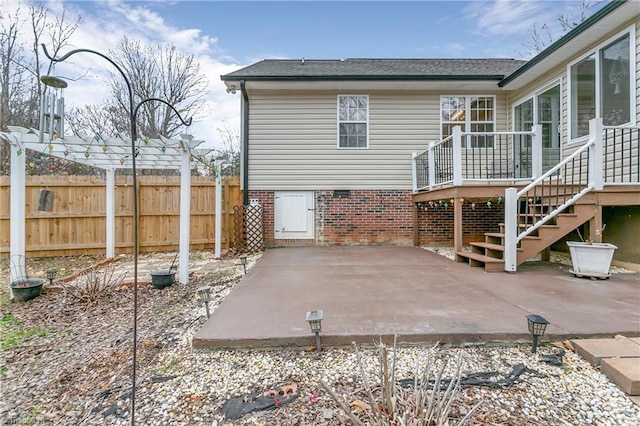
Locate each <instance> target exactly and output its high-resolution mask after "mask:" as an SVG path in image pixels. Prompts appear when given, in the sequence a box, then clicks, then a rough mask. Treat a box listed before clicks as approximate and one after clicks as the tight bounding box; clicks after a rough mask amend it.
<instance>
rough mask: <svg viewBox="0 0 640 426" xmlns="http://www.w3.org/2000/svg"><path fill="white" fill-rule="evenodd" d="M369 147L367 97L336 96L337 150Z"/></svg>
mask: <svg viewBox="0 0 640 426" xmlns="http://www.w3.org/2000/svg"><path fill="white" fill-rule="evenodd" d="M368 147H369V97H368V96H366V95H339V96H338V148H368Z"/></svg>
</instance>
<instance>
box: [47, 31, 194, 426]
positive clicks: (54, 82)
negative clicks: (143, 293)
mask: <svg viewBox="0 0 640 426" xmlns="http://www.w3.org/2000/svg"><path fill="white" fill-rule="evenodd" d="M41 46H42V50H43V51H44V54H45V56H46V57H47V58H48V59H49V60H51V62H64V61H66V60H67V59H69V58H70V57H71V56H73V55H75V54H76V53H91V54H92V55H97V56H100V57H101V58H103V59H105V60H106V61H107V62H109V63H110V64H111V65H113V66H114V67H115V68H116V69H117V70H118V72H119V73H120V75H121V76H122V79H123V80H124V82H125V84H126V86H127V90H128V93H129V111H128V112H129V123H130V125H131V155H132V157H131V172H132V175H133V348H132V352H133V360H132V372H131V425H132V426H134V425H135V415H136V365H137V352H138V350H137V345H138V251H139V249H140V243H139V235H138V234H139V232H138V227H139V215H138V184H137V178H136V176H137V175H136V156H137V148H136V139H137V138H138V130H137V126H136V116H137V114H138V109H140V107H141V106H142V104H144V103H146V102H152V101H153V102H160V103H163V104H165V105H166V106H167V107H169V108H170V109H171V110H172V111H173V112H174V113H175V114H176V115H177V116H178V118H179V119H180V121H181V122H182V124H183V125H185V126H190V125H191V118H190V119H189V120H188V121H185V120H184V119H183V118H182V117H181V116H180V113H178V111H177V110H176V109H175V108H174V107H173V105H171V104H170V103H168V102H167V101H165V100H162V99H158V98H147V99H143V100H141V101H140V102H138V104H137V105H135V107H134V104H133V87H132V86H131V82H130V81H129V78H128V77H127V74H125V72H124V71H123V70H122V68H120V66H119V65H118V64H117V63H116V62H115V61H114V60H113V59H111V58H109V57H108V56H106V55H105V54H103V53H100V52H97V51H95V50H90V49H75V50H72V51H71V52H68V53H67V54H65V55H63V56H61V57H59V58H54V57H52V56H51V55H49V52H48V51H47V47H46V46H45V45H44V44H42V45H41ZM40 80H41V81H42V82H43V83H44V84H45V85H47V86H50V87H54V88H58V89H62V88H64V87H66V86H67V82H66V81H64V80H62V79H61V78H59V77H53V76H44V77H41V78H40ZM54 104H55V102H54ZM59 105H60V108H59V109H58V110H57V111H58V112H59V113H60V114H59V120H60V121H59V122H58V127H57V128H55V129H54V124H53V121H54V119H57V118H56V115H55V113H53V112H55V110H52V109H51V104H48V106H49V110H48V111H49V116H48V117H49V119H50V125H49V129H50V133H49V135H50V138H54V137H53V134H54V130H56V131H57V132H58V135H59V136H60V137H63V136H64V128H63V124H62V123H63V121H64V120H63V118H64V113H63V110H64V101H61V102H60V103H59ZM52 111H53V112H52ZM41 114H43V113H41ZM45 114H46V113H45ZM41 120H43V118H42V115H41ZM40 124H41V127H40V130H41V131H40V134H41V135H42V129H44V128H45V126H44V123H43V122H41V123H40ZM86 154H89V153H88V152H87V153H86Z"/></svg>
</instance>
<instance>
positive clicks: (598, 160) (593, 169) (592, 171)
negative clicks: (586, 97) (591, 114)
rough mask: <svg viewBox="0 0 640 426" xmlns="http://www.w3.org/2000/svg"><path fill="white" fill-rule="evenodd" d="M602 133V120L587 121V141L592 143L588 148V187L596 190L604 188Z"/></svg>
mask: <svg viewBox="0 0 640 426" xmlns="http://www.w3.org/2000/svg"><path fill="white" fill-rule="evenodd" d="M602 132H603V126H602V118H593V119H591V120H589V140H592V141H593V142H594V143H593V145H591V146H590V147H589V186H591V187H592V188H593V189H596V190H601V189H602V188H603V187H604V178H603V164H602V163H603V160H602V159H603V155H602V154H603V149H602V145H603V139H602Z"/></svg>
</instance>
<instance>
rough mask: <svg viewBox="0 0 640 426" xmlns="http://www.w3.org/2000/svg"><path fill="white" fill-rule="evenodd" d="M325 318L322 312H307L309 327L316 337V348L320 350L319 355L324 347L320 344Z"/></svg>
mask: <svg viewBox="0 0 640 426" xmlns="http://www.w3.org/2000/svg"><path fill="white" fill-rule="evenodd" d="M323 318H324V313H323V312H322V311H320V310H316V311H308V312H307V322H308V323H309V327H311V332H312V333H314V334H315V335H316V348H317V349H318V353H320V351H321V350H322V345H321V344H320V331H322V319H323Z"/></svg>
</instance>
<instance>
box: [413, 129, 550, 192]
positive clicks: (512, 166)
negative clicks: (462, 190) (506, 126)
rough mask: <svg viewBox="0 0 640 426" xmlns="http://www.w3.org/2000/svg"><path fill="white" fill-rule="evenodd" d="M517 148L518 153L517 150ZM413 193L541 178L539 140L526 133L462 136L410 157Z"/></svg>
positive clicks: (455, 134) (537, 134) (458, 132)
mask: <svg viewBox="0 0 640 426" xmlns="http://www.w3.org/2000/svg"><path fill="white" fill-rule="evenodd" d="M516 145H518V149H516ZM411 159H412V173H413V191H414V192H419V191H425V190H433V189H437V188H440V187H443V186H446V185H464V183H465V182H496V181H505V182H512V181H515V180H521V179H532V178H534V177H536V176H540V175H541V174H542V138H541V136H540V132H537V131H536V128H535V126H534V128H533V129H532V130H531V131H529V132H463V131H462V130H461V128H460V127H459V126H456V127H454V128H453V133H452V134H451V136H449V137H447V138H446V139H443V140H441V141H439V142H431V143H429V147H428V148H427V149H426V150H424V151H422V152H418V153H413V154H412V158H411Z"/></svg>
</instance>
